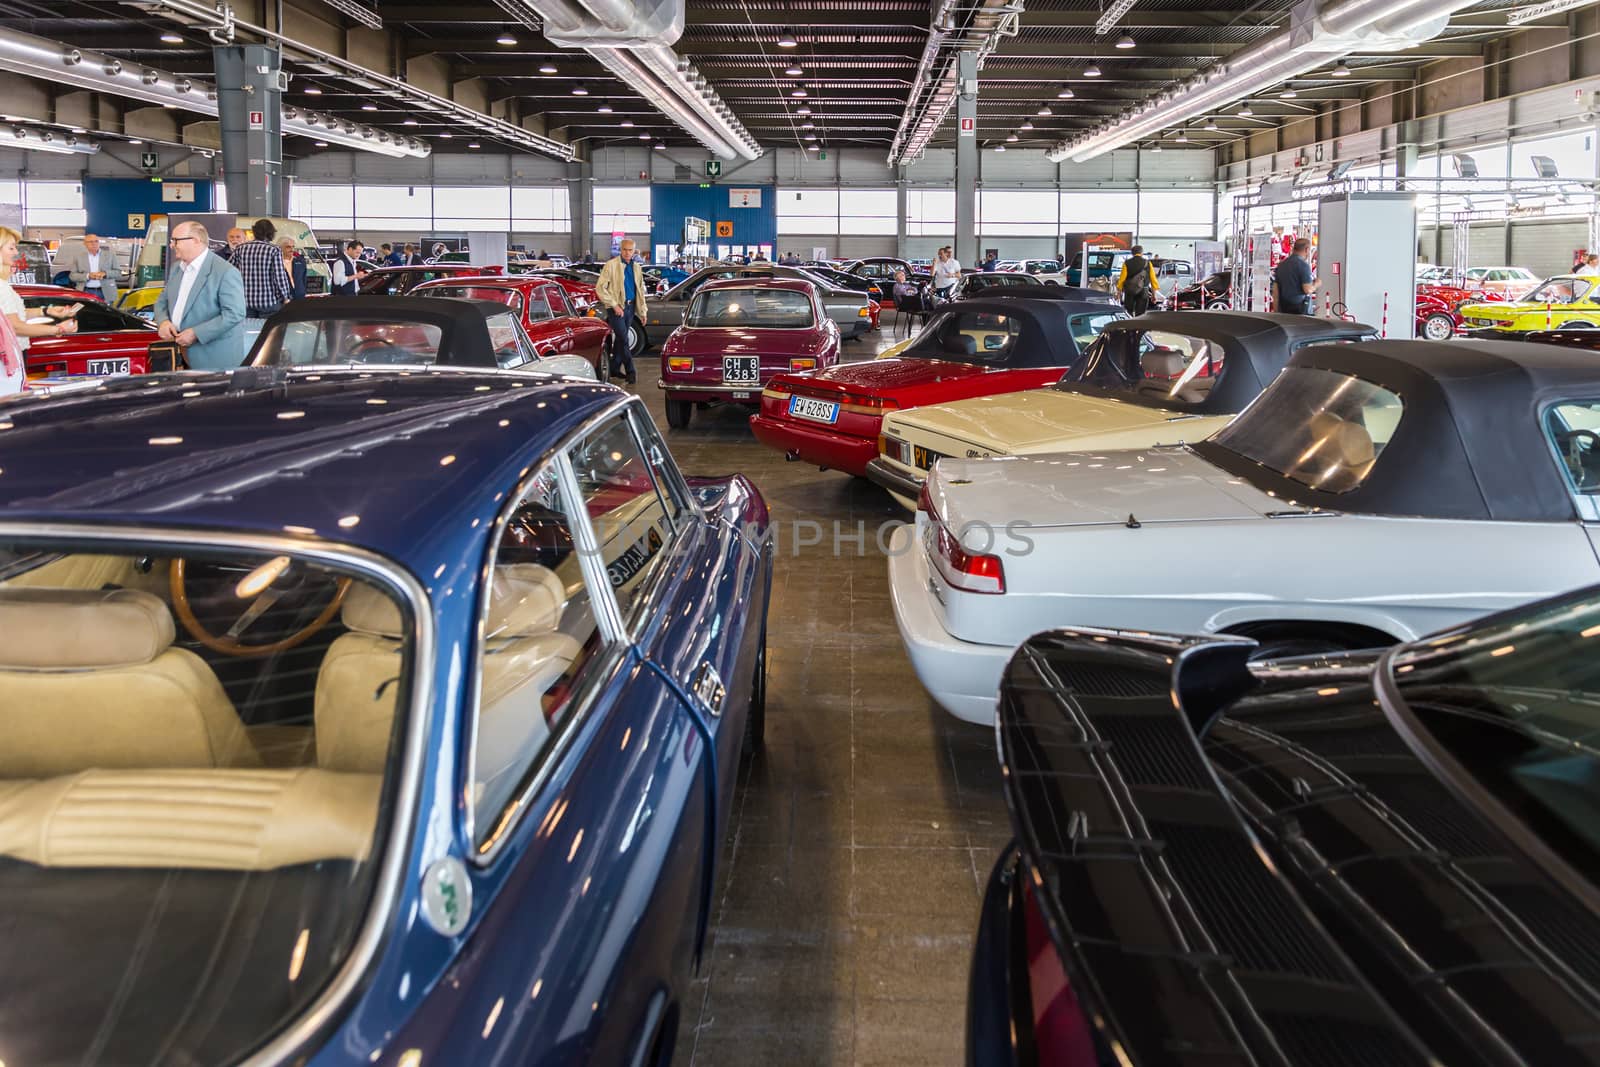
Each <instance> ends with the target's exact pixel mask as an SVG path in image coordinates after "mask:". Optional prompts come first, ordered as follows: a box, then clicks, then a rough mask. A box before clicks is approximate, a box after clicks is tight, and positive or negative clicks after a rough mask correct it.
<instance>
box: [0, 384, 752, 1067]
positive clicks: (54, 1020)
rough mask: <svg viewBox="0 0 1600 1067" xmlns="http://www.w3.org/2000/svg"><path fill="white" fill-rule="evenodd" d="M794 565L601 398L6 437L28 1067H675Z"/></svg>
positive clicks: (184, 413) (208, 417) (11, 885)
mask: <svg viewBox="0 0 1600 1067" xmlns="http://www.w3.org/2000/svg"><path fill="white" fill-rule="evenodd" d="M772 559H773V549H772V539H771V535H770V532H769V526H768V517H767V510H766V505H765V504H764V502H763V501H762V499H761V497H760V495H759V494H758V493H757V491H756V490H755V488H754V487H753V486H751V485H750V483H749V482H747V481H745V480H744V479H743V478H740V477H732V478H726V479H721V480H696V481H689V480H687V479H685V478H684V477H683V475H682V474H680V473H679V471H678V468H677V467H676V465H675V464H674V463H673V461H672V458H671V456H670V455H669V454H668V452H667V449H666V446H665V445H664V444H663V443H662V441H661V438H660V437H659V435H658V434H657V432H656V429H655V427H654V425H653V424H652V423H651V420H650V419H649V417H648V416H647V414H646V413H645V410H644V407H643V405H642V404H641V403H640V402H639V400H638V399H637V398H630V397H629V396H627V395H626V394H624V393H622V392H620V391H618V390H616V389H614V388H611V387H610V386H603V385H597V384H594V383H583V382H576V381H573V380H570V379H561V378H556V377H552V376H549V375H543V374H521V373H517V372H511V373H505V372H500V373H494V372H478V371H470V370H450V369H441V368H434V369H429V370H423V371H415V372H410V373H403V372H376V373H375V372H370V371H367V372H364V371H360V370H349V371H345V370H336V371H328V370H323V371H320V372H310V371H300V372H295V371H285V370H283V369H280V368H245V369H241V370H237V371H233V372H231V373H226V374H177V375H158V376H153V377H148V378H137V379H123V380H119V381H106V382H103V383H101V384H100V385H98V386H97V387H95V388H93V389H89V390H85V391H80V392H76V393H71V394H69V395H63V396H58V397H54V398H27V397H23V398H20V399H18V400H15V401H12V402H8V403H5V404H0V737H3V738H4V741H3V742H0V1052H3V1054H4V1057H5V1060H6V1061H7V1062H9V1063H11V1064H29V1065H33V1064H64V1063H72V1064H131V1063H146V1064H155V1063H161V1064H200V1063H206V1064H216V1063H233V1062H240V1061H243V1062H248V1063H252V1064H254V1063H261V1064H267V1063H272V1064H277V1063H304V1064H310V1065H313V1067H315V1065H332V1064H339V1065H357V1064H368V1063H383V1064H399V1065H404V1067H422V1065H425V1064H491V1063H504V1064H513V1063H515V1064H544V1063H618V1064H635V1063H645V1064H659V1063H664V1062H665V1061H666V1060H667V1059H668V1058H670V1056H671V1052H672V1049H673V1047H674V1042H675V1038H676V1033H675V1031H676V1027H677V1022H678V1018H679V1015H680V999H681V998H682V997H683V996H684V995H685V994H686V992H687V986H688V981H689V975H690V971H691V969H692V967H693V966H694V964H695V962H696V959H697V956H698V954H699V952H700V950H701V947H702V946H703V944H704V942H705V935H706V926H707V921H708V916H709V914H710V899H711V894H712V890H713V887H714V885H715V882H716V877H715V875H716V864H717V847H718V842H719V841H720V839H721V828H722V825H723V822H724V820H725V819H726V818H727V816H728V813H729V810H730V800H731V793H732V790H733V787H734V780H735V771H736V765H737V763H738V761H739V757H740V752H741V747H742V746H745V745H751V744H758V743H759V741H760V735H761V730H762V716H763V701H764V688H763V686H764V672H765V645H766V635H765V619H766V611H767V603H768V597H769V591H770V584H771V578H772Z"/></svg>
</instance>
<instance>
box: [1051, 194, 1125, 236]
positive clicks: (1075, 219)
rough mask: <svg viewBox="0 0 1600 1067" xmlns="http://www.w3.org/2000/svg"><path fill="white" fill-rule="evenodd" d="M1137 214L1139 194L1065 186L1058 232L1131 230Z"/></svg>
mask: <svg viewBox="0 0 1600 1067" xmlns="http://www.w3.org/2000/svg"><path fill="white" fill-rule="evenodd" d="M1138 214H1139V194H1138V193H1133V192H1127V193H1112V192H1101V191H1100V190H1098V189H1069V190H1067V191H1065V192H1063V193H1062V194H1061V232H1062V233H1078V232H1086V233H1096V232H1099V231H1101V230H1131V229H1133V228H1134V225H1135V222H1136V220H1137V219H1138Z"/></svg>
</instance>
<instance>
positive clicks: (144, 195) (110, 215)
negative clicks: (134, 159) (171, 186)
mask: <svg viewBox="0 0 1600 1067" xmlns="http://www.w3.org/2000/svg"><path fill="white" fill-rule="evenodd" d="M178 180H181V181H183V182H186V183H192V184H193V185H194V203H192V204H190V203H182V204H168V203H166V202H164V201H163V200H162V199H161V186H162V183H161V182H156V181H151V180H150V179H149V178H85V179H84V180H83V209H84V211H85V213H87V215H88V227H87V229H88V230H89V231H90V232H93V233H98V234H100V235H102V236H104V237H143V236H144V230H143V229H139V230H130V229H129V228H128V216H129V215H143V216H144V217H145V220H146V221H147V222H148V221H149V219H150V217H151V216H152V215H165V214H167V213H168V212H172V211H182V212H195V211H200V212H205V211H210V210H211V203H212V199H211V198H212V182H211V181H209V180H206V179H199V178H183V179H178Z"/></svg>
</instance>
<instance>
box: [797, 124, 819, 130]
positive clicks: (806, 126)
mask: <svg viewBox="0 0 1600 1067" xmlns="http://www.w3.org/2000/svg"><path fill="white" fill-rule="evenodd" d="M800 128H801V129H802V130H814V129H816V128H817V124H816V123H815V122H802V123H801V124H800Z"/></svg>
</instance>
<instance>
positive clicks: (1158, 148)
mask: <svg viewBox="0 0 1600 1067" xmlns="http://www.w3.org/2000/svg"><path fill="white" fill-rule="evenodd" d="M1150 151H1152V152H1159V151H1161V142H1160V141H1157V142H1156V146H1155V147H1154V148H1152V149H1150Z"/></svg>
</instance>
